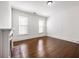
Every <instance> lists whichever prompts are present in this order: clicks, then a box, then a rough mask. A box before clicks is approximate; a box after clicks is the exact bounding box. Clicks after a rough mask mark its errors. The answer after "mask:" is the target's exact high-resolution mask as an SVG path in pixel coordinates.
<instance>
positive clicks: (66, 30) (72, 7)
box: [47, 2, 79, 43]
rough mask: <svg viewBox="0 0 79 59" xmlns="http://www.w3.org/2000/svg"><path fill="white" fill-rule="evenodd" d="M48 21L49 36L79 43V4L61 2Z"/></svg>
mask: <svg viewBox="0 0 79 59" xmlns="http://www.w3.org/2000/svg"><path fill="white" fill-rule="evenodd" d="M53 7H54V9H53V11H52V12H51V15H50V17H49V19H48V21H47V35H48V36H51V37H56V38H59V39H63V40H67V41H71V42H75V43H79V2H61V3H60V2H59V3H58V4H54V5H53Z"/></svg>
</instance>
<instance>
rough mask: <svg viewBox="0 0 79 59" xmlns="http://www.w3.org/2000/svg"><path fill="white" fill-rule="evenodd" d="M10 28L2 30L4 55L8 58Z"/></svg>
mask: <svg viewBox="0 0 79 59" xmlns="http://www.w3.org/2000/svg"><path fill="white" fill-rule="evenodd" d="M9 33H10V30H8V29H7V30H6V29H5V30H2V57H3V58H8V57H9V53H10V50H9V49H10V46H9V45H10V41H9Z"/></svg>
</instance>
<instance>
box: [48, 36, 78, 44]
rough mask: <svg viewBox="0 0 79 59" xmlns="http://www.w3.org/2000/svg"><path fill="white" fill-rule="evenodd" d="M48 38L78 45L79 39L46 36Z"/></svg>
mask: <svg viewBox="0 0 79 59" xmlns="http://www.w3.org/2000/svg"><path fill="white" fill-rule="evenodd" d="M48 36H49V37H53V38H58V39H61V40H65V41H69V42H73V43H77V44H79V39H71V38H68V37H59V36H50V35H48Z"/></svg>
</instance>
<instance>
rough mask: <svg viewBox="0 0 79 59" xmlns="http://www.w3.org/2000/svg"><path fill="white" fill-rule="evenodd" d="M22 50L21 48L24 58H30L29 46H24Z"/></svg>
mask: <svg viewBox="0 0 79 59" xmlns="http://www.w3.org/2000/svg"><path fill="white" fill-rule="evenodd" d="M20 48H21V54H22V57H23V58H25V57H28V45H26V44H22V45H21V47H20Z"/></svg>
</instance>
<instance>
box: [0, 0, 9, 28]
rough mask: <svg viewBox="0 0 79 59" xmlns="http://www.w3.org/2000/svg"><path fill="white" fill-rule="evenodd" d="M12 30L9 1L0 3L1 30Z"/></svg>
mask: <svg viewBox="0 0 79 59" xmlns="http://www.w3.org/2000/svg"><path fill="white" fill-rule="evenodd" d="M8 28H9V29H10V28H11V7H10V4H9V2H8V1H0V29H8Z"/></svg>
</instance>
